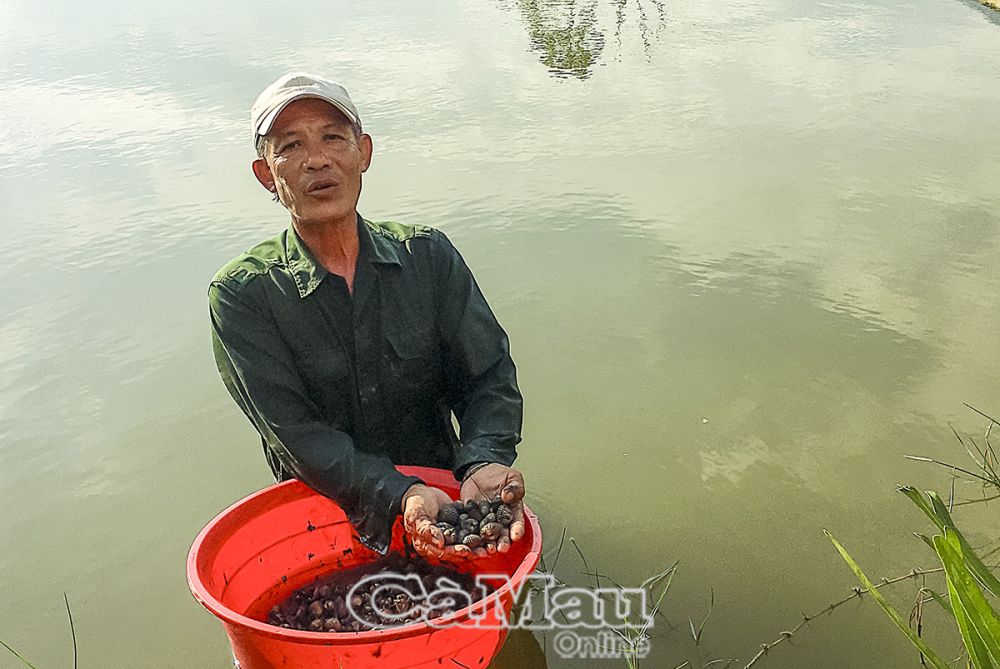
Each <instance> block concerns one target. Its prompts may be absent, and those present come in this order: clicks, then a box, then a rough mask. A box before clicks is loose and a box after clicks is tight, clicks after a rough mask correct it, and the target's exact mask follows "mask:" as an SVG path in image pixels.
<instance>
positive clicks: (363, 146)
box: [358, 133, 374, 172]
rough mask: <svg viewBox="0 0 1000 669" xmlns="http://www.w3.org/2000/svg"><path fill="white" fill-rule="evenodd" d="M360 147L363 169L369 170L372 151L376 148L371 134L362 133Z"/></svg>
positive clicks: (363, 170)
mask: <svg viewBox="0 0 1000 669" xmlns="http://www.w3.org/2000/svg"><path fill="white" fill-rule="evenodd" d="M358 148H359V149H360V150H361V171H362V172H367V171H368V168H369V167H371V164H372V151H373V150H374V147H373V145H372V138H371V135H368V134H365V133H361V137H359V138H358Z"/></svg>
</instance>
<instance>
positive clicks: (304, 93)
mask: <svg viewBox="0 0 1000 669" xmlns="http://www.w3.org/2000/svg"><path fill="white" fill-rule="evenodd" d="M251 123H252V129H253V136H254V145H255V147H256V148H257V155H258V157H257V159H256V160H255V161H254V162H253V173H254V175H255V176H256V177H257V180H258V181H259V182H260V183H261V185H262V186H263V187H264V188H266V189H267V190H268V191H270V192H271V193H273V194H274V196H275V198H276V199H277V200H278V201H279V202H280V203H281V204H282V205H283V206H284V207H285V208H286V209H287V210H288V212H289V213H290V214H291V225H290V227H289V228H288V229H287V230H285V231H284V232H282V233H281V234H279V235H278V236H277V237H274V238H273V239H270V240H268V241H265V242H263V243H262V244H260V245H258V246H256V247H254V248H253V249H251V250H250V251H248V252H246V253H244V254H243V255H241V256H239V257H238V258H236V259H235V260H233V261H232V262H230V263H229V264H227V265H226V266H225V267H223V268H222V269H221V270H219V272H218V273H217V274H216V276H215V278H214V279H213V280H212V283H211V286H210V288H209V305H210V310H211V316H212V326H213V345H214V350H215V358H216V362H217V364H218V367H219V371H220V373H221V374H222V378H223V380H224V381H225V383H226V386H227V388H228V389H229V392H230V394H232V396H233V398H234V399H235V400H236V402H237V403H238V404H239V405H240V407H241V408H242V409H243V412H244V413H245V414H246V415H247V417H248V418H250V420H251V421H252V422H253V424H254V427H255V428H256V429H257V431H258V432H259V433H260V435H261V437H262V440H263V443H264V451H265V454H266V456H267V459H268V462H269V464H270V466H271V469H272V471H273V472H274V474H275V476H276V478H278V479H279V480H285V479H288V478H291V477H295V478H298V479H299V480H301V481H302V482H303V483H305V484H306V485H308V486H309V487H311V488H312V489H314V490H316V491H317V492H319V493H321V494H323V495H326V496H328V497H330V498H332V499H334V500H335V501H336V502H337V503H338V504H339V505H340V506H341V507H342V508H343V509H344V510H345V511H346V513H347V516H348V518H349V519H350V521H351V523H352V524H353V525H354V527H355V529H356V530H357V531H358V533H359V535H360V538H361V540H362V542H363V543H365V544H366V545H368V546H369V547H371V548H373V549H374V550H377V551H379V552H381V553H385V552H386V551H387V550H388V544H389V541H390V538H391V528H392V524H393V522H394V520H395V518H396V516H397V515H399V514H400V513H402V515H403V525H404V528H405V530H406V532H407V534H408V535H409V536H410V539H411V541H412V542H413V544H414V547H415V548H416V549H417V550H418V552H420V553H422V554H424V555H427V556H434V557H440V558H445V559H448V558H453V559H457V558H468V557H472V556H475V555H480V556H481V555H485V554H488V553H490V552H494V551H500V552H505V551H507V550H509V548H510V543H511V542H512V541H517V540H518V539H519V538H520V537H521V535H522V534H523V532H524V520H523V510H522V504H521V499H522V498H523V496H524V481H523V478H522V476H521V474H520V473H519V472H518V471H517V470H515V469H512V468H511V464H512V463H513V461H514V458H515V457H516V452H515V448H514V447H515V445H516V444H517V443H518V442H519V441H520V439H521V437H520V431H521V416H522V411H521V395H520V392H519V391H518V388H517V382H516V378H515V369H514V363H513V361H512V360H511V358H510V354H509V345H508V341H507V336H506V334H505V333H504V331H503V329H502V328H501V327H500V325H499V324H498V323H497V321H496V318H495V317H494V315H493V313H492V311H491V310H490V308H489V306H488V305H487V304H486V301H485V299H484V298H483V295H482V293H481V292H480V290H479V287H478V286H477V285H476V282H475V280H474V279H473V277H472V274H471V273H470V272H469V269H468V268H467V267H466V265H465V263H464V261H463V260H462V257H461V256H460V255H459V253H458V251H456V250H455V248H454V247H453V246H452V245H451V243H450V242H449V241H448V239H447V238H446V237H445V236H444V234H442V233H441V232H439V231H437V230H434V229H432V228H427V227H422V226H406V225H400V224H396V223H372V222H369V221H367V220H365V219H363V218H362V217H361V216H360V215H359V214H358V213H357V210H356V207H357V203H358V198H359V196H360V194H361V175H362V174H363V173H364V172H365V171H366V170H367V169H368V167H369V165H370V164H371V159H372V138H371V137H370V136H369V135H367V134H365V133H364V132H363V131H362V128H361V119H360V117H359V115H358V111H357V109H356V108H355V106H354V104H353V102H352V101H351V98H350V96H349V95H348V93H347V91H346V90H344V89H343V88H342V87H341V86H339V85H338V84H335V83H333V82H331V81H328V80H326V79H322V78H320V77H315V76H312V75H308V74H294V73H293V74H287V75H284V76H282V77H280V78H279V79H278V80H277V81H275V82H274V83H273V84H271V85H270V86H268V87H267V88H266V89H265V90H264V91H263V92H262V93H261V94H260V96H259V97H258V98H257V101H256V102H255V103H254V105H253V107H252V109H251ZM452 412H454V415H455V417H456V418H457V420H458V423H459V426H460V428H461V429H460V436H461V440H460V441H459V439H458V438H457V437H456V436H455V434H454V430H453V429H452V427H451V425H452V424H451V414H452ZM393 464H413V465H427V466H432V467H443V468H447V469H451V470H452V471H453V472H454V474H455V477H456V479H457V480H459V481H462V486H461V497H462V499H484V498H485V499H488V498H492V497H494V496H496V495H500V496H501V497H502V499H503V500H504V501H505V502H508V503H510V504H511V505H512V509H513V511H514V522H512V523H511V526H510V530H509V533H508V534H506V535H504V536H503V537H501V538H500V539H499V540H498V541H497V542H496V543H495V544H488V545H487V546H485V547H483V548H478V549H476V550H475V551H472V550H471V549H469V548H468V547H466V546H463V545H458V546H448V547H446V546H445V545H444V537H443V535H442V533H441V531H440V529H439V528H437V527H436V526H435V524H434V523H435V521H436V517H437V512H438V509H439V508H440V507H441V506H442V505H443V504H447V503H449V502H450V501H451V500H450V499H449V498H448V496H447V494H445V493H444V492H442V491H440V490H438V489H436V488H432V487H430V486H426V485H423V483H422V482H421V481H420V479H418V478H416V477H412V476H404V475H402V474H400V473H399V472H398V471H397V470H396V469H395V468H394V467H393Z"/></svg>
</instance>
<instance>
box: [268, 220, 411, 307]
mask: <svg viewBox="0 0 1000 669" xmlns="http://www.w3.org/2000/svg"><path fill="white" fill-rule="evenodd" d="M287 239H288V242H287V246H288V252H287V258H288V269H289V271H290V272H291V273H292V278H293V279H294V280H295V286H296V287H297V288H298V290H299V297H300V298H305V297H308V296H309V295H310V294H312V292H313V291H314V290H316V288H317V287H318V286H319V284H320V282H322V281H323V279H324V278H326V275H327V274H329V273H330V272H328V271H327V269H326V268H325V267H323V266H322V265H321V264H319V263H318V262H316V258H315V257H313V254H312V252H311V251H310V250H309V247H308V246H306V243H305V242H304V241H302V238H301V237H299V233H297V232H296V231H295V226H294V225H289V226H288V237H287ZM398 246H399V244H398V242H396V241H395V240H393V239H392V238H390V237H388V236H386V235H384V234H383V233H382V232H381V228H379V227H378V226H376V225H374V224H372V223H371V222H370V221H366V220H365V219H363V218H362V217H361V214H358V262H359V263H361V262H369V263H380V264H390V265H401V264H402V263H401V262H400V260H399V248H398Z"/></svg>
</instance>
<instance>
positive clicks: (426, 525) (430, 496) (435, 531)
mask: <svg viewBox="0 0 1000 669" xmlns="http://www.w3.org/2000/svg"><path fill="white" fill-rule="evenodd" d="M447 504H451V497H449V496H448V493H446V492H445V491H443V490H439V489H437V488H433V487H431V486H428V485H424V484H422V483H416V484H414V485H412V486H410V487H409V489H407V491H406V493H405V494H404V495H403V502H402V507H403V529H405V530H406V533H407V534H408V535H409V536H410V541H411V542H412V543H413V548H414V549H415V550H416V551H417V553H419V554H420V555H422V556H423V557H433V558H438V559H439V560H451V561H457V560H465V559H468V558H470V557H472V556H473V555H474V554H481V555H486V551H485V550H484V549H482V548H477V549H476V550H475V552H473V550H472V549H471V548H469V547H468V546H464V545H462V544H458V545H456V546H445V545H444V534H443V533H442V532H441V528H439V527H438V526H437V525H436V523H437V516H438V511H440V510H441V507H443V506H445V505H447Z"/></svg>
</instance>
